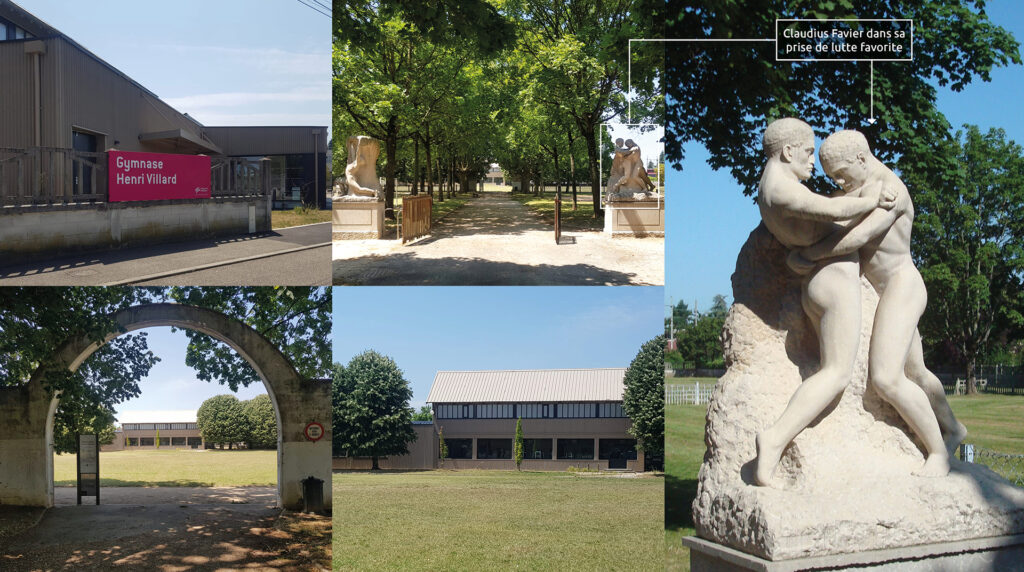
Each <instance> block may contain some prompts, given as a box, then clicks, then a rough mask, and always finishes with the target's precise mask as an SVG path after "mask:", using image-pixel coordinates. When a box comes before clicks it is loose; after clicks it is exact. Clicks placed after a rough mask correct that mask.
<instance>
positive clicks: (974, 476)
mask: <svg viewBox="0 0 1024 572" xmlns="http://www.w3.org/2000/svg"><path fill="white" fill-rule="evenodd" d="M786 255H787V251H786V249H785V248H784V247H783V246H782V245H781V244H779V243H778V241H777V240H775V238H774V237H773V236H772V235H771V234H770V233H769V232H768V231H767V230H766V229H765V228H764V227H763V226H759V227H758V228H757V229H755V230H754V232H752V233H751V234H750V238H749V239H748V240H747V242H746V244H744V246H743V249H742V250H741V251H740V255H739V258H738V260H737V262H736V272H735V273H734V274H733V276H732V283H733V296H734V297H735V303H734V304H733V306H732V308H731V309H730V311H729V315H728V317H727V318H726V322H725V326H724V328H723V333H722V339H723V341H724V349H725V361H726V364H727V366H728V370H727V372H726V374H725V375H724V376H723V377H722V378H721V379H720V380H719V381H718V383H717V384H716V385H715V390H714V394H713V395H712V399H711V403H710V404H709V406H708V414H707V427H706V433H705V442H706V443H707V445H708V452H707V454H706V455H705V457H704V463H703V465H702V466H701V469H700V474H699V477H698V489H697V498H696V499H695V501H694V503H693V515H694V522H695V526H696V530H697V535H698V536H699V537H701V538H702V539H706V540H708V541H711V542H713V543H716V544H718V545H722V546H725V547H729V548H731V549H734V550H737V551H739V552H741V553H745V554H747V555H752V556H756V557H757V558H759V559H763V560H765V561H773V562H779V561H791V560H795V559H808V558H832V557H840V556H842V557H843V558H845V557H846V556H848V555H851V554H861V553H864V552H865V551H885V550H910V547H914V546H919V545H936V546H946V545H952V544H956V543H962V542H981V541H982V540H983V539H987V538H997V537H1004V536H1015V535H1021V534H1024V489H1022V488H1019V487H1015V486H1013V485H1012V484H1011V483H1009V482H1008V481H1006V480H1005V479H1003V478H1002V477H1000V476H999V475H997V474H995V473H994V472H992V471H991V470H989V469H988V468H987V467H985V466H983V465H976V464H969V463H962V462H960V461H958V460H953V462H952V471H951V472H950V474H949V475H948V476H947V477H942V478H923V477H916V476H913V474H912V473H913V471H914V470H916V469H917V468H918V467H920V466H921V464H922V463H923V461H924V457H923V455H922V452H921V451H922V448H921V445H920V444H919V443H918V442H917V441H916V438H914V437H913V434H912V432H911V431H910V430H909V428H908V427H907V425H906V424H905V423H904V422H903V420H902V418H901V417H900V416H899V415H898V414H897V412H896V411H895V410H894V409H893V408H892V406H890V405H889V404H888V403H886V402H885V401H883V400H882V399H881V398H880V397H879V396H878V394H877V393H876V392H875V390H874V389H873V387H871V386H870V385H868V383H867V361H868V341H869V338H870V336H871V330H872V321H873V317H874V311H875V306H876V304H877V296H876V295H875V293H874V290H873V289H872V288H871V287H870V286H869V285H868V283H867V281H865V280H862V284H861V307H862V317H861V324H862V330H861V344H860V348H859V350H858V356H857V360H856V365H855V367H854V371H853V377H852V380H851V383H850V385H849V386H848V387H847V388H846V390H845V391H844V392H843V394H842V396H841V397H840V398H839V399H837V400H836V401H835V402H834V403H833V404H832V405H831V406H830V407H828V408H826V410H825V411H824V412H823V413H822V415H820V416H819V418H818V419H816V420H815V421H814V422H812V423H811V425H810V426H809V427H808V428H807V429H805V430H804V431H803V432H801V433H800V434H799V435H798V436H797V437H796V439H794V440H793V442H792V443H791V444H790V445H789V446H788V447H787V448H786V449H785V451H784V453H783V456H782V460H781V462H780V464H779V466H778V468H777V469H776V472H775V477H776V479H777V481H778V482H779V487H778V488H769V487H759V486H755V485H754V484H753V478H752V477H753V475H752V472H753V471H752V469H753V461H754V458H755V456H756V450H755V442H754V440H755V436H756V435H757V433H758V432H760V431H762V430H764V429H766V428H767V427H769V426H770V425H771V424H773V423H774V422H775V421H776V419H778V417H779V415H780V414H781V413H782V411H783V409H784V408H785V407H786V404H787V403H788V402H789V399H790V397H791V396H792V395H793V392H794V391H795V390H796V389H797V388H798V387H799V386H800V383H801V382H802V381H803V380H804V379H806V378H807V377H809V376H810V375H811V374H813V373H814V372H816V371H818V369H819V364H818V344H817V338H816V336H815V333H814V330H813V328H812V326H811V323H810V321H809V320H808V319H807V318H806V316H805V315H804V311H803V308H802V306H801V297H800V284H801V280H800V278H799V277H798V276H796V275H795V274H793V273H792V272H790V271H789V270H788V268H787V267H786V263H785V260H786ZM967 429H968V431H970V429H971V428H970V427H968V428H967ZM969 438H970V437H969V436H968V439H969ZM694 569H695V570H696V569H697V568H696V567H695V568H694ZM754 569H756V568H754ZM762 569H765V570H767V568H762ZM952 569H957V568H952Z"/></svg>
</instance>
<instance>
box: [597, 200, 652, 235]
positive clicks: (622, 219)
mask: <svg viewBox="0 0 1024 572" xmlns="http://www.w3.org/2000/svg"><path fill="white" fill-rule="evenodd" d="M604 231H605V232H606V233H608V234H613V235H632V236H651V235H656V236H664V234H665V203H664V201H659V200H643V201H621V202H619V201H612V202H609V203H608V204H607V205H605V210H604Z"/></svg>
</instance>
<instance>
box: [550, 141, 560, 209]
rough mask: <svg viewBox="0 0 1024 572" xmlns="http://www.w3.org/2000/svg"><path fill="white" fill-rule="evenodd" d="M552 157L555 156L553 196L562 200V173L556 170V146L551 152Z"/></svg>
mask: <svg viewBox="0 0 1024 572" xmlns="http://www.w3.org/2000/svg"><path fill="white" fill-rule="evenodd" d="M551 154H552V155H554V156H555V196H556V197H558V198H562V173H561V171H559V170H558V146H557V145H555V148H554V149H553V150H552V153H551Z"/></svg>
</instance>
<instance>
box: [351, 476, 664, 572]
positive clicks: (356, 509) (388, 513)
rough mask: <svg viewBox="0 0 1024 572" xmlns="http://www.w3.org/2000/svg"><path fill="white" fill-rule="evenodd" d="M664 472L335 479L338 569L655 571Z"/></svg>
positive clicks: (658, 564) (659, 551)
mask: <svg viewBox="0 0 1024 572" xmlns="http://www.w3.org/2000/svg"><path fill="white" fill-rule="evenodd" d="M663 485H664V480H663V479H662V478H661V477H660V476H650V475H645V476H641V477H638V478H615V477H605V476H594V475H586V476H575V475H573V474H571V473H567V472H566V473H558V472H525V471H524V472H516V471H445V470H436V471H419V472H378V473H369V472H351V473H347V472H345V473H335V474H334V503H335V507H336V508H335V511H334V531H333V534H334V541H333V554H334V557H333V558H334V569H335V570H504V569H519V570H660V569H662V567H663V562H664V556H663V554H664V551H663V549H662V546H661V537H662V531H663V520H662V513H663V501H664V497H663V492H662V491H663Z"/></svg>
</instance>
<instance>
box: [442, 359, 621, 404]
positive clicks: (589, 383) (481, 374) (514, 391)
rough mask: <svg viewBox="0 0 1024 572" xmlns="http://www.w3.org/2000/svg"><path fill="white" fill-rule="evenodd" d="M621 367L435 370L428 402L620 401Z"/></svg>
mask: <svg viewBox="0 0 1024 572" xmlns="http://www.w3.org/2000/svg"><path fill="white" fill-rule="evenodd" d="M625 375H626V369H625V368H609V369H528V370H491V371H439V372H437V375H435V376H434V384H433V385H432V386H431V387H430V395H428V396H427V402H428V403H530V402H555V401H622V394H623V392H624V391H625V386H624V385H623V384H622V380H623V378H624V377H625Z"/></svg>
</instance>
